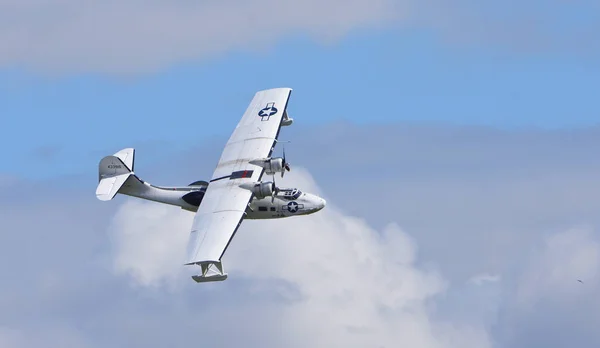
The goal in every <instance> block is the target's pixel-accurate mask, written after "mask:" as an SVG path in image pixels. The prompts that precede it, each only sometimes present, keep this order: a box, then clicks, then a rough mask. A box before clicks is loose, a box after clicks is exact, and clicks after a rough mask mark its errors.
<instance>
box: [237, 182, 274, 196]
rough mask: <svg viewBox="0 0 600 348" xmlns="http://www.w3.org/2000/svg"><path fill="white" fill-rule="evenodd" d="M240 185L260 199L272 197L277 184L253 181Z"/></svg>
mask: <svg viewBox="0 0 600 348" xmlns="http://www.w3.org/2000/svg"><path fill="white" fill-rule="evenodd" d="M240 187H241V188H243V189H246V190H249V191H251V192H252V194H254V197H256V198H258V199H263V198H266V197H270V196H271V195H272V194H273V191H274V190H275V185H274V184H273V183H272V182H252V183H246V184H241V185H240Z"/></svg>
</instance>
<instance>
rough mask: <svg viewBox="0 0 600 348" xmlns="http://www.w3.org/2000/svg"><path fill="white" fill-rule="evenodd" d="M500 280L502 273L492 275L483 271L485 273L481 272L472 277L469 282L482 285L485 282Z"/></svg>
mask: <svg viewBox="0 0 600 348" xmlns="http://www.w3.org/2000/svg"><path fill="white" fill-rule="evenodd" d="M498 281H500V275H498V274H496V275H491V274H487V273H483V274H479V275H476V276H474V277H472V278H471V279H469V282H471V283H473V284H475V285H482V284H483V283H488V282H489V283H495V282H498Z"/></svg>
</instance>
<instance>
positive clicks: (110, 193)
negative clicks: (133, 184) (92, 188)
mask: <svg viewBox="0 0 600 348" xmlns="http://www.w3.org/2000/svg"><path fill="white" fill-rule="evenodd" d="M131 175H133V174H131V173H126V174H120V175H117V176H111V177H108V178H104V179H100V182H99V183H98V187H97V188H96V197H98V199H99V200H101V201H110V200H111V199H113V198H114V197H115V195H116V194H117V193H118V192H119V189H120V188H121V186H123V184H124V183H125V181H127V179H129V177H130V176H131Z"/></svg>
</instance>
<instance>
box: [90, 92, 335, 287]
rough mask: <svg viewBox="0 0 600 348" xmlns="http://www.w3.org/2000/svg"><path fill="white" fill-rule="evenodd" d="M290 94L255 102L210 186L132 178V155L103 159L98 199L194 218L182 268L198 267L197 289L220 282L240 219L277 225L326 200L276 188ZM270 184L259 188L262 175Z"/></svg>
mask: <svg viewBox="0 0 600 348" xmlns="http://www.w3.org/2000/svg"><path fill="white" fill-rule="evenodd" d="M291 93H292V89H290V88H274V89H268V90H263V91H259V92H257V93H256V94H255V95H254V98H253V99H252V101H251V102H250V105H249V106H248V108H247V109H246V112H245V113H244V115H243V116H242V119H241V120H240V122H239V123H238V125H237V127H236V128H235V130H234V131H233V134H232V135H231V137H230V138H229V141H228V142H227V144H226V145H225V149H224V150H223V153H222V154H221V158H220V159H219V162H218V164H217V166H216V168H215V170H214V172H213V175H212V178H211V179H210V181H208V182H207V181H195V182H193V183H191V184H190V185H188V186H182V187H163V186H156V185H152V184H150V183H148V182H145V181H143V180H142V179H140V178H139V177H138V176H137V175H136V174H135V172H134V163H135V149H133V148H127V149H123V150H121V151H118V152H117V153H115V154H114V155H112V156H106V157H104V158H102V160H100V163H99V167H98V171H99V178H98V187H97V188H96V197H97V198H98V199H99V200H101V201H109V200H112V199H113V198H114V197H115V195H116V194H117V193H119V194H122V195H127V196H132V197H137V198H141V199H145V200H149V201H154V202H159V203H163V204H169V205H174V206H178V207H181V208H182V209H185V210H188V211H191V212H194V213H195V215H194V220H193V223H192V226H191V232H190V237H189V240H188V250H187V259H186V262H185V263H184V264H185V265H197V266H200V268H201V272H200V274H199V275H195V276H192V279H194V280H195V281H196V282H198V283H201V282H212V281H223V280H225V279H227V273H225V272H224V270H223V264H222V262H221V259H222V257H223V255H224V254H225V251H226V250H227V247H228V246H229V244H230V243H231V240H232V239H233V237H234V235H235V233H236V232H237V230H238V229H239V227H240V225H241V224H242V221H243V220H244V219H278V218H286V217H291V216H299V215H308V214H313V213H315V212H317V211H319V210H321V209H323V208H324V207H325V204H326V202H325V200H324V199H323V198H321V197H318V196H317V195H314V194H311V193H308V192H303V191H301V190H300V189H298V188H279V187H277V186H276V184H275V175H276V174H277V173H281V177H282V178H283V176H284V173H285V172H286V171H290V169H291V168H290V164H289V163H288V162H287V160H286V157H285V149H284V150H283V156H282V157H275V158H274V157H271V156H272V154H273V150H274V148H275V145H276V144H277V141H278V140H277V139H278V136H279V131H280V129H281V127H282V126H289V125H291V124H292V123H293V119H292V118H290V117H289V116H288V114H287V105H288V102H289V98H290V95H291ZM264 174H267V175H270V176H272V181H263V180H262V179H263V175H264Z"/></svg>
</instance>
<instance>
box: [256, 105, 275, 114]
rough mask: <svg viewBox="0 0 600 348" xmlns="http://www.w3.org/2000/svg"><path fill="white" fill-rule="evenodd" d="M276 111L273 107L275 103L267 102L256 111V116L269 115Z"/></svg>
mask: <svg viewBox="0 0 600 348" xmlns="http://www.w3.org/2000/svg"><path fill="white" fill-rule="evenodd" d="M276 113H277V108H276V107H275V103H269V104H267V106H266V107H265V108H263V109H261V110H260V111H259V112H258V116H260V117H270V116H273V115H275V114H276Z"/></svg>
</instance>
